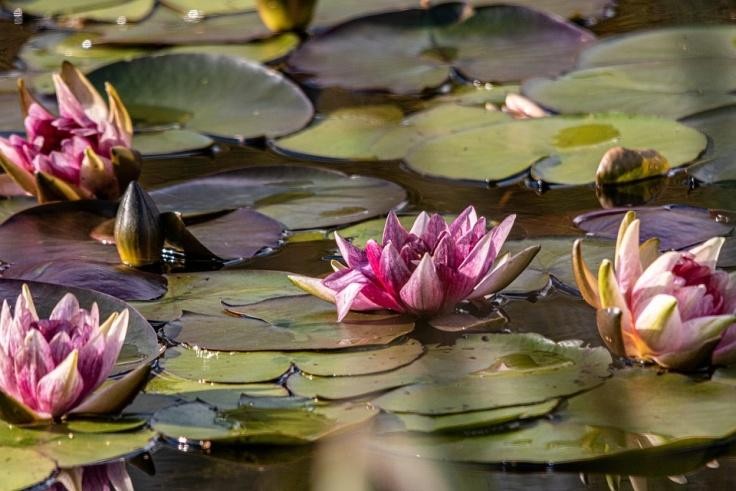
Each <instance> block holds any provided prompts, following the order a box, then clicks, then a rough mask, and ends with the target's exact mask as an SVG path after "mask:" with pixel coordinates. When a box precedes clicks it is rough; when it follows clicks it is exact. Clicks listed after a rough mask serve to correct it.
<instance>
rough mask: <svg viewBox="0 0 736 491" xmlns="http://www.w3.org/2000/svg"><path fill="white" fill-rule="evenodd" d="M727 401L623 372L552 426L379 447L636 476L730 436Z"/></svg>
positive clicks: (690, 383) (694, 385)
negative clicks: (603, 468) (598, 465)
mask: <svg viewBox="0 0 736 491" xmlns="http://www.w3.org/2000/svg"><path fill="white" fill-rule="evenodd" d="M734 402H736V388H734V387H730V386H727V385H724V384H719V383H716V382H707V381H700V382H699V381H696V380H694V379H691V378H688V377H686V376H683V375H679V374H674V373H666V374H659V373H657V371H656V370H647V369H627V370H622V371H618V372H617V373H616V375H615V376H614V377H613V378H611V379H610V380H608V381H607V382H606V383H604V384H603V385H601V386H599V387H598V388H595V389H593V390H591V391H588V392H585V393H583V394H582V395H579V396H576V397H573V398H571V399H570V400H569V401H568V405H567V406H566V407H565V408H564V409H563V410H562V411H560V412H559V413H558V414H557V417H556V418H555V421H554V422H547V421H540V422H538V423H536V424H533V425H531V426H528V427H525V428H522V429H519V430H518V431H507V432H501V433H493V434H489V435H483V436H473V437H467V436H463V437H460V436H443V437H432V438H427V437H425V438H422V439H419V438H413V439H407V438H406V437H405V436H403V435H402V437H401V438H393V439H392V438H386V439H384V440H383V442H382V443H381V444H380V447H381V448H382V449H383V450H388V451H392V452H398V453H402V454H405V455H411V456H415V455H417V454H420V455H421V456H422V457H423V458H429V459H441V460H455V461H463V462H478V463H501V462H513V463H515V464H517V465H518V464H523V463H526V464H541V465H544V466H549V465H560V466H562V465H565V464H572V463H578V464H579V463H581V462H591V461H601V462H606V463H608V464H609V465H613V466H615V467H614V468H615V469H619V471H618V472H616V473H624V474H626V473H628V474H637V475H638V474H641V473H642V472H643V471H645V470H646V469H647V464H645V463H643V462H645V461H644V460H643V459H647V461H648V462H649V464H650V465H651V464H653V463H654V461H653V460H652V459H655V458H656V459H659V461H662V462H666V461H667V460H668V458H671V457H674V456H676V455H677V454H678V453H680V452H683V451H687V450H688V449H689V450H694V449H697V448H701V449H703V448H705V447H706V446H708V445H711V444H713V443H716V442H718V441H721V440H722V439H724V438H726V437H728V436H729V435H732V434H733V433H734V431H736V417H734V414H733V412H732V411H729V410H728V408H729V407H731V406H732V405H733V404H734ZM613 457H617V458H618V459H617V460H615V461H614V460H612V458H613ZM622 469H623V471H622ZM625 469H628V471H626V470H625ZM665 472H666V471H665Z"/></svg>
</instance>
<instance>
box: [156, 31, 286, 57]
mask: <svg viewBox="0 0 736 491" xmlns="http://www.w3.org/2000/svg"><path fill="white" fill-rule="evenodd" d="M297 46H299V36H297V35H296V34H293V33H285V34H278V35H276V36H271V37H269V38H266V39H256V40H253V41H250V42H248V43H245V44H196V45H182V46H174V47H171V48H166V49H163V50H161V51H159V53H161V54H164V53H165V54H179V53H202V54H212V55H226V56H232V57H236V58H245V59H247V60H254V61H260V62H261V63H268V62H270V61H274V60H278V59H280V58H283V57H284V56H286V55H287V54H289V53H290V52H291V51H292V50H293V49H294V48H296V47H297Z"/></svg>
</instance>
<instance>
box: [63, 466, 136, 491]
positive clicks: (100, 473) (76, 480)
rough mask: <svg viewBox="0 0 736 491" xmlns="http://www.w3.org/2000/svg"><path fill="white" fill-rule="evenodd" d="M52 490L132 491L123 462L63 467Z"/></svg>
mask: <svg viewBox="0 0 736 491" xmlns="http://www.w3.org/2000/svg"><path fill="white" fill-rule="evenodd" d="M50 489H51V490H52V491H133V489H134V488H133V482H132V481H131V480H130V476H129V475H128V471H127V469H126V468H125V462H123V461H120V462H110V463H108V464H99V465H91V466H87V467H75V468H73V469H64V470H62V471H61V472H60V473H59V476H58V477H57V478H56V483H55V484H54V485H53V486H52V487H51V488H50Z"/></svg>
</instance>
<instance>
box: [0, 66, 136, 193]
mask: <svg viewBox="0 0 736 491" xmlns="http://www.w3.org/2000/svg"><path fill="white" fill-rule="evenodd" d="M53 80H54V87H55V89H56V97H57V100H58V105H59V115H58V116H56V115H54V114H52V113H51V112H50V111H49V110H48V109H46V108H45V107H44V106H43V105H42V104H41V103H39V102H38V101H37V100H36V99H35V98H33V96H32V95H31V94H30V93H29V92H28V91H27V90H26V88H25V86H24V84H23V83H22V82H21V83H19V90H20V101H21V107H22V109H23V112H24V114H25V129H26V136H25V138H23V137H21V136H19V135H11V136H10V138H7V139H6V138H0V164H1V165H2V167H3V168H4V170H5V172H6V173H7V174H8V175H9V176H10V177H11V178H12V179H14V180H15V181H16V183H17V184H18V185H20V187H22V188H23V189H24V190H25V191H26V192H28V193H30V194H33V195H34V196H36V197H37V198H38V200H39V201H41V202H44V201H53V200H65V199H66V200H70V199H84V198H95V197H96V198H101V199H114V198H117V197H118V196H120V194H121V193H122V191H123V190H124V189H125V186H127V184H128V182H130V181H131V180H133V179H135V178H136V177H137V175H138V173H139V172H140V162H139V158H138V156H137V154H136V153H135V152H134V151H132V150H131V148H130V147H131V140H132V137H133V125H132V122H131V119H130V116H129V115H128V112H127V110H126V109H125V106H124V105H123V103H122V101H121V100H120V97H119V96H118V94H117V92H116V91H115V89H114V88H113V87H112V86H111V85H110V84H107V85H106V90H107V96H108V100H109V107H108V106H107V105H106V104H105V102H104V101H103V99H102V97H101V96H100V94H99V93H98V92H97V90H96V89H95V88H94V87H93V86H92V84H91V83H90V82H89V80H87V78H86V77H85V76H84V75H83V74H82V73H81V72H80V71H79V70H77V69H76V68H75V67H74V66H73V65H72V64H71V63H68V62H64V64H63V65H62V68H61V72H60V73H55V74H54V75H53Z"/></svg>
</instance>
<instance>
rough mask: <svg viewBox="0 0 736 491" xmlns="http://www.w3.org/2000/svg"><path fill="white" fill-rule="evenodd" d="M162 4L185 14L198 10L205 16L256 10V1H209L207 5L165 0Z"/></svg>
mask: <svg viewBox="0 0 736 491" xmlns="http://www.w3.org/2000/svg"><path fill="white" fill-rule="evenodd" d="M162 3H163V4H164V5H166V6H167V7H169V8H172V9H175V10H178V11H179V12H181V13H183V14H186V13H188V12H191V11H192V10H196V11H197V12H200V13H201V15H203V16H209V15H222V14H233V13H237V12H246V11H252V10H255V8H256V0H208V1H207V3H202V2H201V1H200V0H163V2H162Z"/></svg>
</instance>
